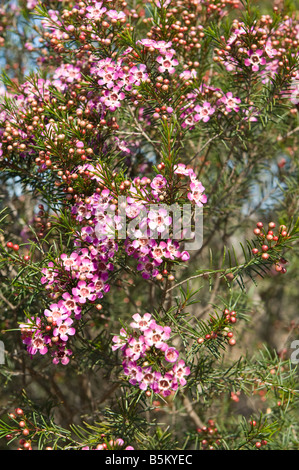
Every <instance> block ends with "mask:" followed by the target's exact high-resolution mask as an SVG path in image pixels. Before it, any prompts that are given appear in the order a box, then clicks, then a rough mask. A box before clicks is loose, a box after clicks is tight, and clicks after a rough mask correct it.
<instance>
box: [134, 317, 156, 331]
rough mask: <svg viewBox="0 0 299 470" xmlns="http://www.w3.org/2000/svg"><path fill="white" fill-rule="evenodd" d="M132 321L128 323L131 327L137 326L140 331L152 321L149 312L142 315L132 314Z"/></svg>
mask: <svg viewBox="0 0 299 470" xmlns="http://www.w3.org/2000/svg"><path fill="white" fill-rule="evenodd" d="M132 318H133V320H134V321H133V322H131V323H130V326H131V327H132V328H138V329H139V330H140V331H145V330H147V329H148V328H150V324H151V323H152V322H153V319H152V316H151V314H150V313H145V314H144V315H143V317H142V316H141V315H140V314H139V313H135V314H134V315H133V316H132Z"/></svg>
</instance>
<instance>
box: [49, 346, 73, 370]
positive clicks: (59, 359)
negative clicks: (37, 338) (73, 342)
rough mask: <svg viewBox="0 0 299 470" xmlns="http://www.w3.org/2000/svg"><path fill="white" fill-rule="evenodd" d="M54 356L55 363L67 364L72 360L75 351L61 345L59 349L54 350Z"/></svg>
mask: <svg viewBox="0 0 299 470" xmlns="http://www.w3.org/2000/svg"><path fill="white" fill-rule="evenodd" d="M51 354H52V356H53V358H54V359H53V361H52V362H53V364H59V363H61V364H62V365H64V366H66V365H67V364H68V363H69V362H70V357H69V356H71V355H72V354H73V352H72V351H71V349H66V348H65V346H60V347H59V348H58V350H57V351H53V352H52V353H51Z"/></svg>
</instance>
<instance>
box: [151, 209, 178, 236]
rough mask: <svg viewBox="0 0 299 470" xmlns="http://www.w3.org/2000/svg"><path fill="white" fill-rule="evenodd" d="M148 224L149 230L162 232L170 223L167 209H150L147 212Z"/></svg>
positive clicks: (170, 219)
mask: <svg viewBox="0 0 299 470" xmlns="http://www.w3.org/2000/svg"><path fill="white" fill-rule="evenodd" d="M148 219H149V222H148V226H149V228H150V229H151V230H153V231H157V232H158V233H163V232H164V231H165V230H166V229H167V227H169V226H170V225H171V223H172V218H171V217H170V216H169V214H168V211H167V209H164V208H162V209H158V210H157V209H154V208H153V209H151V210H150V211H149V213H148Z"/></svg>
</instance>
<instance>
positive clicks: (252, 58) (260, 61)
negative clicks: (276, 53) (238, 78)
mask: <svg viewBox="0 0 299 470" xmlns="http://www.w3.org/2000/svg"><path fill="white" fill-rule="evenodd" d="M247 54H248V56H249V58H248V59H245V60H244V64H245V65H246V67H250V66H252V70H253V72H257V71H258V70H259V68H260V65H265V64H266V59H265V57H262V55H263V51H262V50H261V49H257V50H256V51H252V50H251V49H250V50H249V51H248V52H247Z"/></svg>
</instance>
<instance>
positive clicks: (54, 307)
mask: <svg viewBox="0 0 299 470" xmlns="http://www.w3.org/2000/svg"><path fill="white" fill-rule="evenodd" d="M69 313H70V312H69V311H68V310H67V308H66V306H65V304H64V302H63V301H62V300H60V301H59V302H58V303H57V304H51V305H50V306H49V308H46V309H45V310H44V315H45V316H46V317H48V318H49V317H52V319H53V321H54V322H56V324H57V325H59V324H60V323H62V322H63V321H64V320H66V319H67V318H68V316H69Z"/></svg>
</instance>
